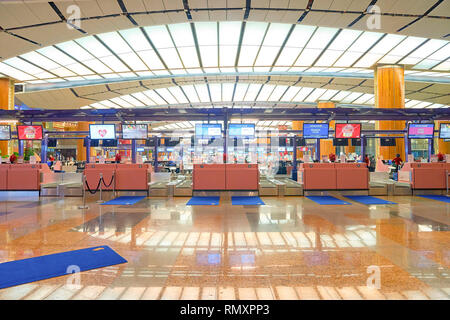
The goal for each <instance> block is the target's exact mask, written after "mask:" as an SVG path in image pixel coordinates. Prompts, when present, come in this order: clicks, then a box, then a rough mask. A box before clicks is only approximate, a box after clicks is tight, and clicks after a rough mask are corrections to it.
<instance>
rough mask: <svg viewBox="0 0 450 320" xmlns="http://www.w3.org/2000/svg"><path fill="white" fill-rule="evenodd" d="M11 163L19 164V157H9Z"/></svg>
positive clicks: (13, 155)
mask: <svg viewBox="0 0 450 320" xmlns="http://www.w3.org/2000/svg"><path fill="white" fill-rule="evenodd" d="M9 162H10V163H16V162H17V156H16V155H15V154H14V153H13V154H12V155H11V156H10V157H9Z"/></svg>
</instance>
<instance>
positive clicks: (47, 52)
mask: <svg viewBox="0 0 450 320" xmlns="http://www.w3.org/2000/svg"><path fill="white" fill-rule="evenodd" d="M37 52H39V53H40V54H42V55H44V56H45V57H47V58H49V59H51V60H53V61H54V62H56V63H58V64H59V65H62V66H66V65H68V64H73V63H76V61H75V60H73V59H72V58H70V57H69V56H68V55H66V54H64V53H63V52H61V51H59V50H58V49H56V48H55V47H45V48H42V49H38V50H37Z"/></svg>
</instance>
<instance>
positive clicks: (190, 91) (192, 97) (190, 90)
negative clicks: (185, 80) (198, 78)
mask: <svg viewBox="0 0 450 320" xmlns="http://www.w3.org/2000/svg"><path fill="white" fill-rule="evenodd" d="M181 88H183V91H184V93H186V95H187V97H188V99H189V101H190V102H192V103H198V102H200V99H199V98H198V94H197V91H195V88H194V86H193V85H186V86H181Z"/></svg>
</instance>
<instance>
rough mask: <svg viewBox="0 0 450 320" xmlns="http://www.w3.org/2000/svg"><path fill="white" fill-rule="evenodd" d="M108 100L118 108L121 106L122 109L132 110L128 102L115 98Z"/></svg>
mask: <svg viewBox="0 0 450 320" xmlns="http://www.w3.org/2000/svg"><path fill="white" fill-rule="evenodd" d="M109 100H111V101H112V102H114V103H115V104H117V105H118V106H121V107H122V108H133V107H134V106H133V105H132V104H131V103H129V102H128V101H126V100H124V99H122V98H120V97H115V98H112V99H109Z"/></svg>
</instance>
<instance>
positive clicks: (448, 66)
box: [433, 59, 450, 71]
mask: <svg viewBox="0 0 450 320" xmlns="http://www.w3.org/2000/svg"><path fill="white" fill-rule="evenodd" d="M433 70H436V71H450V59H449V60H447V61H445V62H442V63H440V64H438V65H437V66H436V67H434V68H433Z"/></svg>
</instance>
